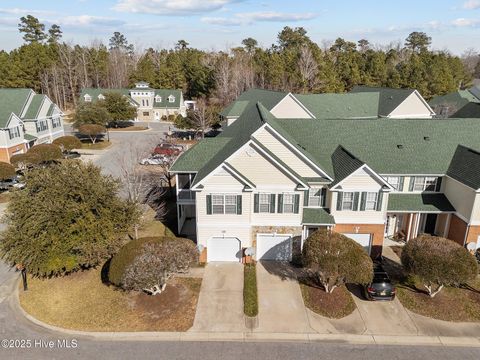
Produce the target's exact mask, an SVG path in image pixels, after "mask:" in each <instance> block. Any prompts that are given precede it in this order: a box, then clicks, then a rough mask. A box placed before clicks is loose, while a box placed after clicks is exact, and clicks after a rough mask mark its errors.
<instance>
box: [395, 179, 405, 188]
mask: <svg viewBox="0 0 480 360" xmlns="http://www.w3.org/2000/svg"><path fill="white" fill-rule="evenodd" d="M404 182H405V176H400V180H399V181H398V190H397V191H403V183H404Z"/></svg>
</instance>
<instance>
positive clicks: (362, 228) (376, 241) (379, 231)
mask: <svg viewBox="0 0 480 360" xmlns="http://www.w3.org/2000/svg"><path fill="white" fill-rule="evenodd" d="M333 231H335V232H338V233H352V234H353V233H356V234H372V249H371V252H370V256H371V257H372V258H375V257H377V256H380V255H382V247H383V238H384V236H385V225H384V224H336V225H335V226H334V228H333Z"/></svg>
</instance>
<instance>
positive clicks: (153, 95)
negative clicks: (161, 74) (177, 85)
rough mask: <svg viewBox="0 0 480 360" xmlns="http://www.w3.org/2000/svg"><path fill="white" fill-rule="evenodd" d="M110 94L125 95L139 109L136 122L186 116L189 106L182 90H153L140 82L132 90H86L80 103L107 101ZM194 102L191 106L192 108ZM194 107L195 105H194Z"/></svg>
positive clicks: (82, 93) (81, 96)
mask: <svg viewBox="0 0 480 360" xmlns="http://www.w3.org/2000/svg"><path fill="white" fill-rule="evenodd" d="M108 92H117V93H120V94H122V95H124V96H125V97H126V98H127V99H128V101H129V102H130V104H131V105H132V106H134V107H135V108H136V109H137V116H136V118H135V119H132V120H135V121H160V120H169V119H171V117H172V116H177V115H182V116H184V117H185V116H186V111H187V105H186V104H185V101H184V99H183V93H182V91H181V90H173V89H152V88H150V86H149V84H148V83H147V82H143V81H141V82H138V83H136V84H135V87H134V88H132V89H101V88H86V89H83V90H82V92H81V94H80V101H83V102H95V101H99V100H103V99H105V94H106V93H108ZM191 103H192V102H189V105H191V106H192V104H191ZM193 105H194V104H193Z"/></svg>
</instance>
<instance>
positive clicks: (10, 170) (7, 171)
mask: <svg viewBox="0 0 480 360" xmlns="http://www.w3.org/2000/svg"><path fill="white" fill-rule="evenodd" d="M15 175H16V172H15V167H14V166H13V165H11V164H9V163H6V162H1V161H0V180H8V179H12V178H13V177H15Z"/></svg>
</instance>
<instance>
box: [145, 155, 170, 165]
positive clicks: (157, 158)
mask: <svg viewBox="0 0 480 360" xmlns="http://www.w3.org/2000/svg"><path fill="white" fill-rule="evenodd" d="M166 161H168V157H167V156H165V155H152V156H150V157H148V158H145V159H142V160H140V164H142V165H162V164H163V163H164V162H166Z"/></svg>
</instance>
